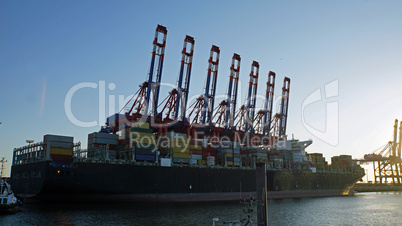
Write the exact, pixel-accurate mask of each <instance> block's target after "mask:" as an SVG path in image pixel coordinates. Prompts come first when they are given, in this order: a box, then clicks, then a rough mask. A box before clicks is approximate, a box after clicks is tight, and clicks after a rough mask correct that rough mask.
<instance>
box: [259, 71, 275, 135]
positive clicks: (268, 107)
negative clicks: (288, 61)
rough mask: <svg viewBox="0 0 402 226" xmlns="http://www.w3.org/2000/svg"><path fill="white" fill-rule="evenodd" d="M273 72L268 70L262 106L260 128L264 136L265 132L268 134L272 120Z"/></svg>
mask: <svg viewBox="0 0 402 226" xmlns="http://www.w3.org/2000/svg"><path fill="white" fill-rule="evenodd" d="M275 76H276V74H275V72H272V71H270V72H269V73H268V82H267V91H266V99H265V106H264V111H265V115H264V126H263V130H262V135H263V136H265V134H266V133H268V134H269V130H270V128H271V121H272V107H273V103H274V88H275Z"/></svg>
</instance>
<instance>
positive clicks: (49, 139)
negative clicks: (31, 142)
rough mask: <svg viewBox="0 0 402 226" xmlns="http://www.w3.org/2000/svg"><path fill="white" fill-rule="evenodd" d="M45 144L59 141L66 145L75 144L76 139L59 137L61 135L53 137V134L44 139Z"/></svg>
mask: <svg viewBox="0 0 402 226" xmlns="http://www.w3.org/2000/svg"><path fill="white" fill-rule="evenodd" d="M43 141H44V143H47V142H49V141H57V142H64V143H73V142H74V138H73V137H67V136H59V135H51V134H46V135H45V136H44V137H43Z"/></svg>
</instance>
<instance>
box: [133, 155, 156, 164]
mask: <svg viewBox="0 0 402 226" xmlns="http://www.w3.org/2000/svg"><path fill="white" fill-rule="evenodd" d="M135 160H140V161H151V162H154V161H155V160H156V158H155V155H135Z"/></svg>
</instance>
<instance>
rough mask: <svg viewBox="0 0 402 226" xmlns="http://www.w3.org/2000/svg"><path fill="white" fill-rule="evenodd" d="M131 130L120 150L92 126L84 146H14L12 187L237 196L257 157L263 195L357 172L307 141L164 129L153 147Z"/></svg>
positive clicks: (337, 188)
mask: <svg viewBox="0 0 402 226" xmlns="http://www.w3.org/2000/svg"><path fill="white" fill-rule="evenodd" d="M145 125H147V124H145ZM143 127H144V126H143ZM132 130H133V131H142V132H132V133H131V135H130V136H135V135H134V134H136V133H137V135H136V136H142V137H147V139H144V140H149V141H150V142H149V143H141V144H140V143H133V146H134V148H132V149H130V150H129V151H128V150H125V151H122V149H119V146H118V145H116V144H118V136H117V135H114V134H106V133H92V134H89V139H90V140H89V142H88V146H89V147H88V149H86V150H84V149H81V148H80V144H79V143H73V137H66V136H56V135H45V136H44V140H43V142H39V143H36V144H30V145H28V146H24V147H21V148H16V149H15V150H14V157H13V165H12V171H11V178H12V180H11V185H12V187H13V190H14V191H15V194H16V195H17V196H19V197H22V198H24V199H25V200H32V201H56V200H57V201H72V200H78V201H80V200H82V201H118V202H194V201H222V200H241V199H244V198H250V196H254V197H255V187H256V176H255V164H256V163H257V162H266V163H267V183H268V198H299V197H319V196H337V195H343V194H346V193H347V192H348V189H350V188H351V187H353V185H354V184H355V183H356V182H357V181H358V180H359V179H360V178H361V177H362V176H364V170H363V169H362V168H360V167H359V166H358V165H356V164H355V163H354V162H353V161H352V158H351V156H348V155H343V156H335V157H332V161H333V163H332V164H331V165H327V163H326V162H325V159H324V158H323V157H322V154H320V153H311V154H308V153H306V152H305V148H306V147H307V146H308V145H310V144H311V141H298V140H286V141H279V142H278V143H277V144H276V145H272V146H250V147H245V146H242V145H240V143H237V142H230V141H227V142H221V143H220V144H219V145H216V147H215V145H213V144H210V143H206V141H205V140H201V139H199V140H196V139H188V138H186V137H185V134H180V133H168V134H167V136H166V137H164V139H166V140H167V144H166V147H165V149H162V148H160V147H159V149H158V150H156V149H155V147H156V145H155V144H154V143H153V139H152V138H153V137H154V136H155V135H154V134H153V133H151V132H146V131H148V130H150V129H146V128H140V127H132ZM139 134H141V135H139ZM186 142H187V144H186ZM114 147H116V148H117V149H114Z"/></svg>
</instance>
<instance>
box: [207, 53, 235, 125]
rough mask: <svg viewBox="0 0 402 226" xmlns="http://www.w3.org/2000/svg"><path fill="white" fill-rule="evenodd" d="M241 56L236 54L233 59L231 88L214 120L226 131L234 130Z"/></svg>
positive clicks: (230, 79) (216, 111) (230, 78)
mask: <svg viewBox="0 0 402 226" xmlns="http://www.w3.org/2000/svg"><path fill="white" fill-rule="evenodd" d="M240 60H241V58H240V55H238V54H236V53H234V54H233V57H232V65H231V66H230V76H229V87H228V92H227V96H226V99H225V100H223V101H222V102H221V103H220V104H219V106H218V108H217V110H215V115H214V117H213V119H214V120H215V118H216V120H215V124H216V126H219V127H222V126H223V127H224V128H225V130H227V129H230V130H231V129H232V128H233V121H234V116H235V109H236V101H237V87H238V83H239V72H240Z"/></svg>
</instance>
